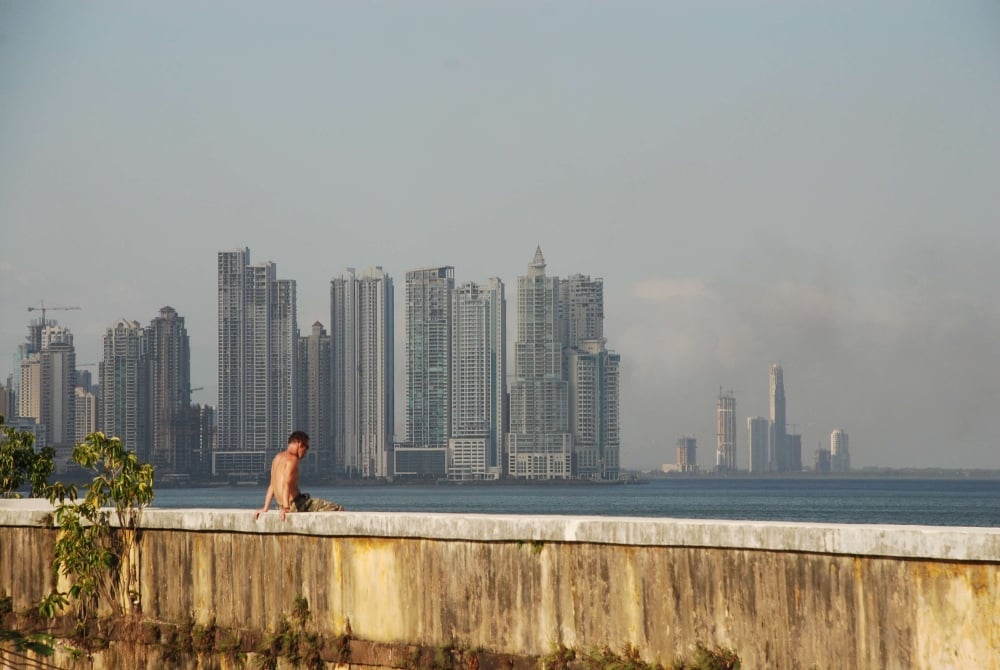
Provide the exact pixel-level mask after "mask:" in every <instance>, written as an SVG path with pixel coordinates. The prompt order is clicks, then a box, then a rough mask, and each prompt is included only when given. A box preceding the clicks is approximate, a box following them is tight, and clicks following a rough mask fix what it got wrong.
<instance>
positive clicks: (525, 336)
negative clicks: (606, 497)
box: [507, 247, 573, 479]
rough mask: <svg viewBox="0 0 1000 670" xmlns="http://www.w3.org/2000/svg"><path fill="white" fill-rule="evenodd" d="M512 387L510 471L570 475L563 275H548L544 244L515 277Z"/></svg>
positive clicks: (546, 476)
mask: <svg viewBox="0 0 1000 670" xmlns="http://www.w3.org/2000/svg"><path fill="white" fill-rule="evenodd" d="M514 347H515V348H514V380H513V382H512V383H511V386H510V432H509V433H508V435H507V453H508V467H509V474H510V476H512V477H518V478H526V479H567V478H569V477H570V476H571V475H572V456H573V439H572V434H571V433H570V432H569V406H568V386H569V385H568V383H567V381H566V379H565V378H564V376H563V352H562V349H563V346H562V341H561V339H560V337H559V278H558V277H547V276H545V258H544V256H542V250H541V247H539V248H537V249H536V250H535V255H534V258H532V260H531V263H530V264H529V265H528V273H527V274H526V275H523V276H521V277H518V279H517V342H516V343H515V345H514Z"/></svg>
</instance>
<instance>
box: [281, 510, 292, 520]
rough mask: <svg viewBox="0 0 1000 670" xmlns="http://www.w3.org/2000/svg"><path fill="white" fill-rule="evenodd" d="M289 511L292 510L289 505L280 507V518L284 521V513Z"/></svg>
mask: <svg viewBox="0 0 1000 670" xmlns="http://www.w3.org/2000/svg"><path fill="white" fill-rule="evenodd" d="M291 511H292V508H291V507H282V508H281V520H282V521H284V520H285V515H286V514H288V513H289V512H291Z"/></svg>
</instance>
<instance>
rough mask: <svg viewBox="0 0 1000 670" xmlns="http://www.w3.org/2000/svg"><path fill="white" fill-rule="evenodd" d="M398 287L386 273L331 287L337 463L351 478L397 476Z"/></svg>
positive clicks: (375, 270) (350, 277)
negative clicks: (392, 461)
mask: <svg viewBox="0 0 1000 670" xmlns="http://www.w3.org/2000/svg"><path fill="white" fill-rule="evenodd" d="M393 334H394V328H393V285H392V278H391V277H390V276H389V275H388V274H386V273H385V272H384V271H383V270H382V268H381V267H371V268H368V269H367V270H366V271H365V272H364V274H362V276H361V277H357V276H356V275H355V272H354V269H353V268H348V270H347V271H346V272H345V273H344V274H343V275H341V276H340V277H337V278H334V279H333V280H332V281H331V283H330V337H331V348H332V362H331V369H332V376H333V391H332V393H333V408H334V409H333V433H334V440H333V444H334V458H335V465H336V467H337V469H338V471H340V472H343V473H344V474H347V475H349V476H359V477H385V476H390V475H391V474H392V472H391V469H390V467H389V460H388V457H389V450H390V449H391V448H392V440H393V432H394V411H395V410H394V404H393V392H394V356H393Z"/></svg>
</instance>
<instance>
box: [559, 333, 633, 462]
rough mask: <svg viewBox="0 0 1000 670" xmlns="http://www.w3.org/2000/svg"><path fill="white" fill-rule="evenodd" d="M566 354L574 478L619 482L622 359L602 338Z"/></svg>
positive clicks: (581, 344)
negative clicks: (620, 377)
mask: <svg viewBox="0 0 1000 670" xmlns="http://www.w3.org/2000/svg"><path fill="white" fill-rule="evenodd" d="M566 351H567V356H566V364H567V368H566V377H567V380H568V381H569V389H568V390H569V429H570V432H571V433H572V434H573V454H574V457H575V459H574V460H575V467H576V472H575V474H576V476H578V477H584V478H588V479H618V476H619V473H620V465H619V451H620V448H621V442H620V437H619V427H618V415H619V408H618V398H619V368H620V364H621V357H620V356H619V355H618V354H617V353H615V352H613V351H608V350H607V348H606V347H605V346H604V339H603V338H601V339H592V340H587V339H585V340H580V341H579V342H578V343H577V346H576V347H574V348H572V349H567V350H566Z"/></svg>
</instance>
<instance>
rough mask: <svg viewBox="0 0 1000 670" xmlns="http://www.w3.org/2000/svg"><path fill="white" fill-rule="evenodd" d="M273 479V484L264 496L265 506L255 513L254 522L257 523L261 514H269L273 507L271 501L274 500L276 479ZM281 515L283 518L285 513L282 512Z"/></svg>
mask: <svg viewBox="0 0 1000 670" xmlns="http://www.w3.org/2000/svg"><path fill="white" fill-rule="evenodd" d="M271 479H272V482H271V483H270V484H269V485H268V487H267V493H265V494H264V506H263V507H261V508H260V509H259V510H257V512H256V513H254V515H253V520H254V521H256V520H257V519H259V518H260V515H261V514H263V513H265V512H267V510H268V509H270V507H271V501H272V500H274V482H273V479H274V478H273V477H272V478H271ZM278 504H279V505H280V504H281V503H278ZM281 515H282V517H284V515H285V514H284V512H282V513H281Z"/></svg>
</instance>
